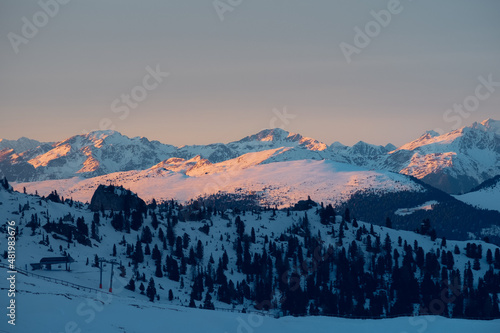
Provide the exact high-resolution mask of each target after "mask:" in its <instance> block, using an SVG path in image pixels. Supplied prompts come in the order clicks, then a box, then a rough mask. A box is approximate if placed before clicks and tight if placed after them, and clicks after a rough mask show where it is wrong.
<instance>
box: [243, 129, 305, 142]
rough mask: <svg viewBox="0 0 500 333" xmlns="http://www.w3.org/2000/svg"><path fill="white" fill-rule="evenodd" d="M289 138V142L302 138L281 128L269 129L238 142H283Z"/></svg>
mask: <svg viewBox="0 0 500 333" xmlns="http://www.w3.org/2000/svg"><path fill="white" fill-rule="evenodd" d="M289 137H290V138H291V140H289V141H300V139H301V138H302V136H301V135H300V134H296V133H290V132H288V131H285V130H284V129H281V128H270V129H265V130H262V131H260V132H258V133H256V134H253V135H249V136H247V137H244V138H243V139H241V140H240V141H239V142H247V141H284V140H285V139H287V138H289Z"/></svg>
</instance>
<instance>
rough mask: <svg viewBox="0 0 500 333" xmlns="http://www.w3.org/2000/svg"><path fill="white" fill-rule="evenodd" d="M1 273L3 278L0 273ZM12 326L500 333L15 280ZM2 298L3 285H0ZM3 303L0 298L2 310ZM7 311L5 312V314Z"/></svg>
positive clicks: (110, 330) (431, 321) (0, 325)
mask: <svg viewBox="0 0 500 333" xmlns="http://www.w3.org/2000/svg"><path fill="white" fill-rule="evenodd" d="M0 271H1V272H2V273H4V274H6V271H5V270H4V269H3V268H2V269H0ZM17 278H18V281H17V289H18V292H17V294H16V304H17V317H16V326H11V325H9V324H7V318H6V317H5V315H4V316H2V317H4V318H3V319H2V320H1V321H0V332H23V333H24V332H58V333H59V332H65V333H66V332H72V333H73V332H74V333H77V332H107V333H115V332H127V333H128V332H131V333H132V332H182V333H189V332H222V333H224V332H228V333H229V332H237V333H253V332H256V333H257V332H262V333H266V332H350V333H358V332H370V333H375V332H384V333H385V332H397V333H400V332H401V333H402V332H408V333H411V332H427V333H433V332H476V333H479V332H499V331H500V320H493V321H472V320H463V319H446V318H443V317H434V316H427V317H400V318H394V319H382V320H359V319H343V318H331V317H303V318H294V317H283V318H279V319H275V318H272V317H267V316H266V317H263V316H259V315H256V314H242V313H233V312H219V311H210V310H200V309H190V308H184V307H179V306H173V305H168V304H166V303H165V302H161V303H151V302H148V301H142V300H138V299H134V298H131V297H129V296H128V292H127V290H123V288H121V286H120V283H119V281H118V282H117V286H116V288H115V290H114V294H113V295H110V294H107V293H103V294H96V293H89V292H85V291H81V290H77V289H74V288H71V287H67V286H62V285H59V284H55V283H52V282H48V281H44V280H39V279H35V278H33V277H26V276H24V275H21V274H17ZM0 288H1V289H2V291H1V292H2V293H6V288H7V282H6V279H1V280H0ZM5 300H6V297H2V303H3V305H2V306H5V304H6V303H5V302H6V301H5ZM4 309H5V308H4Z"/></svg>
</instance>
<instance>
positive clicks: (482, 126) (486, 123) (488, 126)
mask: <svg viewBox="0 0 500 333" xmlns="http://www.w3.org/2000/svg"><path fill="white" fill-rule="evenodd" d="M471 128H474V129H478V130H481V131H485V132H493V133H496V134H499V135H500V120H494V119H491V118H488V119H486V120H483V121H482V122H480V123H477V122H475V123H474V124H472V126H471Z"/></svg>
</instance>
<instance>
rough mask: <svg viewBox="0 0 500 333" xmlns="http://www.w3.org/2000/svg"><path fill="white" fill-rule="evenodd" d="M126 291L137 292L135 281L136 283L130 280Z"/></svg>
mask: <svg viewBox="0 0 500 333" xmlns="http://www.w3.org/2000/svg"><path fill="white" fill-rule="evenodd" d="M142 287H143V288H144V286H142ZM125 289H128V290H131V291H135V281H134V279H133V278H130V281H129V282H128V284H127V285H126V286H125Z"/></svg>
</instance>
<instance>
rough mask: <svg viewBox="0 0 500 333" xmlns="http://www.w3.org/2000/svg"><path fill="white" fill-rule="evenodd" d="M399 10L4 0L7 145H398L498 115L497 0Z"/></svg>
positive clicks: (2, 76) (406, 0)
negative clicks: (285, 138) (136, 139)
mask: <svg viewBox="0 0 500 333" xmlns="http://www.w3.org/2000/svg"><path fill="white" fill-rule="evenodd" d="M57 1H59V2H57ZM397 2H398V0H384V1H382V0H380V1H379V0H372V1H353V0H338V1H333V0H311V1H298V0H273V1H271V0H215V1H214V0H193V1H185V0H169V1H165V0H157V1H154V0H150V1H147V0H144V1H131V0H119V1H118V0H116V1H114V0H109V1H99V0H86V1H79V0H72V1H69V0H40V1H17V0H6V1H2V2H1V3H0V137H2V138H6V139H17V138H19V137H21V136H26V137H29V138H33V139H38V140H42V141H58V140H62V139H65V138H67V137H70V136H72V135H76V134H81V133H84V132H88V131H91V130H98V129H115V130H117V131H119V132H121V133H123V134H125V135H127V136H131V137H133V136H145V137H147V138H149V139H155V140H159V141H161V142H164V143H169V144H174V145H184V144H208V143H214V142H230V141H234V140H238V139H241V138H242V137H244V136H247V135H251V134H254V133H257V132H258V131H260V130H262V129H264V128H271V127H281V128H283V129H285V130H287V131H291V132H296V133H300V134H302V135H304V136H309V137H313V138H316V139H318V140H320V141H323V142H325V143H327V144H331V143H332V142H335V141H340V142H342V143H344V144H349V145H351V144H354V143H356V142H358V141H360V140H363V141H366V142H370V143H374V144H386V143H388V142H392V143H393V144H396V145H401V144H403V143H405V142H408V141H411V140H413V139H416V138H418V137H419V136H420V135H421V134H422V133H423V132H425V131H426V130H432V129H436V130H438V131H446V132H447V131H450V130H452V129H454V128H456V127H460V126H464V125H470V124H471V123H472V122H474V121H482V120H484V119H486V118H494V119H500V66H499V65H500V2H499V1H498V0H478V1H467V0H440V1H435V0H418V1H417V0H413V1H412V0H400V1H399V4H398V3H397ZM387 14H388V15H387ZM485 82H486V83H485ZM488 82H490V83H488ZM464 103H466V104H467V103H468V104H467V105H466V106H464V107H466V109H465V110H464V109H463V108H462V111H460V104H464ZM454 105H458V106H457V108H455V109H454Z"/></svg>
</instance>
